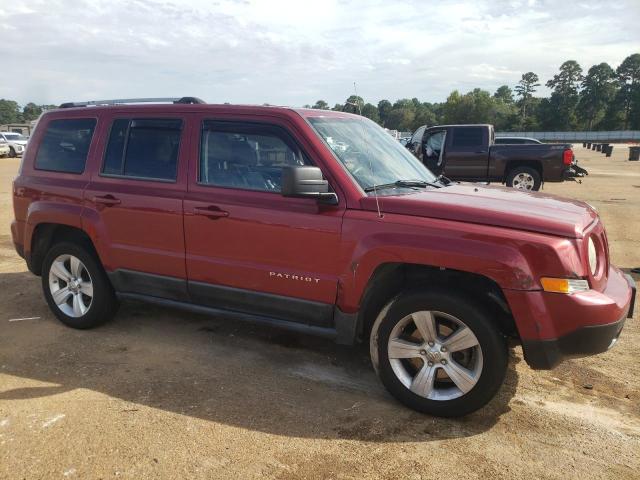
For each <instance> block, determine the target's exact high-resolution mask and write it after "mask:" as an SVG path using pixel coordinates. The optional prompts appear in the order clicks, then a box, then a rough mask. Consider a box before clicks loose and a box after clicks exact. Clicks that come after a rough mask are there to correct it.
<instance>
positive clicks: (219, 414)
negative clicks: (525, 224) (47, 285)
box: [0, 145, 640, 480]
mask: <svg viewBox="0 0 640 480" xmlns="http://www.w3.org/2000/svg"><path fill="white" fill-rule="evenodd" d="M627 151H628V150H627V149H626V148H624V149H622V148H618V147H616V148H615V149H614V154H613V157H612V158H609V159H607V158H605V157H604V156H602V155H601V154H599V153H596V152H591V151H587V150H586V149H583V148H582V146H581V145H576V155H577V157H578V159H579V160H580V163H581V164H582V165H583V166H585V167H586V168H587V169H588V170H589V171H590V172H591V175H589V177H588V178H587V179H586V180H585V181H584V183H583V184H582V185H578V184H575V183H565V184H555V185H554V184H548V185H545V187H544V191H546V192H551V193H557V194H561V195H565V196H570V197H575V198H579V199H582V200H586V201H588V202H589V203H590V204H592V205H593V206H595V207H596V208H597V209H598V211H599V212H600V214H601V216H602V217H603V219H604V222H605V225H606V226H607V230H608V235H609V240H610V243H611V257H612V260H613V262H614V263H615V264H617V265H619V266H620V267H623V268H625V269H626V270H627V271H628V269H630V268H632V267H640V240H639V239H638V235H639V234H640V162H627V161H626V155H627ZM17 169H18V160H16V159H0V226H1V227H0V478H7V479H14V478H15V479H22V478H28V479H32V478H47V479H48V478H91V479H93V478H103V479H108V478H115V477H117V478H131V479H143V478H154V479H155V478H160V479H177V478H189V479H199V478H208V479H211V478H234V479H243V480H244V479H253V478H274V479H298V478H311V479H330V478H331V479H361V478H384V479H400V478H403V479H404V478H408V479H433V478H447V479H453V478H465V479H474V478H518V479H522V478H536V479H538V478H543V479H566V478H589V479H597V478H616V479H621V478H640V406H639V404H640V362H639V360H638V357H639V355H640V347H639V344H640V325H639V322H638V318H639V314H638V313H636V315H635V318H634V319H633V320H629V321H628V322H627V325H626V327H625V330H624V331H623V334H622V336H621V339H620V341H619V342H618V344H617V345H616V347H615V348H614V349H613V350H611V351H609V352H607V353H605V354H602V355H599V356H597V357H590V358H585V359H579V360H572V361H568V362H566V363H564V364H562V365H561V366H560V367H558V368H557V369H555V370H553V371H549V372H534V371H532V370H530V369H529V368H528V367H527V365H526V364H525V362H524V361H523V360H522V352H521V350H520V349H519V348H516V349H515V350H514V351H513V352H512V358H511V362H510V368H509V372H508V374H507V379H506V382H505V385H504V386H503V388H502V390H501V391H500V392H499V394H498V396H497V397H496V398H495V399H494V400H493V401H492V402H491V403H490V404H489V405H488V406H487V407H485V408H484V409H482V410H481V411H479V412H477V413H475V414H473V415H470V416H468V417H466V418H464V419H460V420H443V419H438V418H432V417H429V416H425V415H421V414H418V413H415V412H412V411H410V410H408V409H406V408H404V407H402V406H401V405H399V404H398V403H397V402H395V401H394V400H393V399H392V398H391V397H390V396H389V395H388V394H387V393H386V392H385V390H384V389H383V387H382V385H381V384H380V383H379V382H378V381H377V379H376V377H375V375H374V373H373V370H372V368H371V367H370V364H369V360H368V357H367V354H366V351H365V349H348V348H345V347H339V346H336V345H334V344H332V343H330V342H326V341H323V340H319V339H315V338H308V337H304V336H297V335H292V334H288V333H287V334H285V333H282V332H276V331H269V330H267V329H263V328H258V327H247V326H246V325H233V324H230V323H225V322H223V321H218V320H216V319H215V318H209V317H205V316H199V315H194V314H187V313H183V312H180V311H172V310H166V309H160V308H156V307H150V306H147V305H143V304H135V303H126V304H123V306H122V308H121V310H120V312H119V314H118V316H117V317H116V319H115V321H113V322H111V323H109V324H108V325H105V326H104V327H101V328H99V329H96V330H92V331H75V330H72V329H69V328H66V327H64V326H63V325H62V324H60V323H59V322H58V321H57V320H55V318H54V316H53V315H52V314H51V313H49V310H48V309H47V306H46V304H45V301H44V298H43V296H42V294H41V289H40V279H39V278H37V277H35V276H33V275H31V274H30V273H28V272H27V270H26V267H25V264H24V262H23V261H22V260H21V259H20V258H19V257H18V256H17V255H16V254H15V252H14V250H13V246H12V242H11V236H10V232H9V222H10V220H11V218H12V215H13V213H12V208H11V180H12V178H13V176H14V175H15V174H16V172H17ZM635 278H636V280H640V278H639V277H638V276H637V275H636V276H635ZM636 310H637V311H638V310H640V307H638V308H637V309H636ZM25 317H37V318H36V319H32V320H21V321H12V320H15V319H21V318H25Z"/></svg>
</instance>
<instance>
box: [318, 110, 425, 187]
mask: <svg viewBox="0 0 640 480" xmlns="http://www.w3.org/2000/svg"><path fill="white" fill-rule="evenodd" d="M308 120H309V123H310V124H311V126H312V127H313V128H314V129H315V131H316V132H317V133H318V135H320V137H321V138H322V139H323V140H324V141H325V142H326V143H327V145H329V147H330V148H331V149H332V150H333V153H335V155H336V157H338V159H339V160H340V162H342V164H343V165H344V166H345V167H346V168H347V170H348V171H349V172H350V173H351V175H352V176H353V178H354V179H355V180H356V182H358V184H359V185H360V186H361V187H362V189H363V190H367V189H369V188H371V187H373V186H374V185H384V184H391V183H395V182H398V181H399V180H417V181H423V182H433V181H435V179H436V177H435V175H433V174H432V173H431V172H430V171H429V170H427V168H426V167H425V166H424V165H423V164H422V163H421V162H420V161H419V160H418V159H417V158H415V157H414V156H413V155H411V153H409V151H408V150H407V149H406V148H404V147H403V146H402V145H400V142H398V141H397V140H394V139H393V138H392V137H391V135H389V134H388V133H387V132H385V131H384V129H383V128H382V127H380V126H378V125H377V124H375V123H374V122H372V121H371V120H368V119H366V118H364V117H361V118H344V117H342V118H337V117H309V118H308ZM399 188H405V189H411V187H399Z"/></svg>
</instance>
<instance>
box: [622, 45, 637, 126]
mask: <svg viewBox="0 0 640 480" xmlns="http://www.w3.org/2000/svg"><path fill="white" fill-rule="evenodd" d="M616 74H617V76H618V82H619V84H620V91H619V97H618V102H617V103H618V104H619V105H620V107H621V109H622V115H623V118H624V126H623V128H624V129H625V130H626V129H628V128H633V129H635V128H640V53H634V54H633V55H629V56H628V57H627V58H625V59H624V61H623V62H622V63H621V64H620V66H618V68H617V69H616Z"/></svg>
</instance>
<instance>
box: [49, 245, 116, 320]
mask: <svg viewBox="0 0 640 480" xmlns="http://www.w3.org/2000/svg"><path fill="white" fill-rule="evenodd" d="M61 255H72V256H74V257H76V258H78V259H79V260H80V261H81V262H82V264H83V265H84V267H85V269H86V272H87V273H88V275H89V276H90V279H91V283H92V285H93V297H92V299H91V302H90V305H89V307H88V309H87V311H86V313H84V314H83V315H81V316H77V317H74V316H70V315H67V314H65V313H64V312H63V311H62V310H61V308H60V307H58V305H56V303H55V301H54V300H53V295H52V292H51V287H50V282H49V274H50V271H51V265H52V264H53V262H54V261H55V260H56V259H57V258H58V257H60V256H61ZM42 290H43V291H44V296H45V298H46V300H47V303H48V304H49V308H50V309H51V311H52V312H53V313H54V315H55V316H56V317H58V319H59V320H60V321H61V322H62V323H64V324H65V325H67V326H69V327H72V328H78V329H88V328H93V327H97V326H99V325H102V324H103V323H105V322H106V321H108V320H110V319H111V318H112V317H113V316H114V315H115V313H116V311H117V310H118V305H119V304H118V299H117V297H116V295H115V292H114V291H113V287H112V286H111V282H109V279H108V278H107V275H106V273H105V271H104V269H103V268H102V265H101V264H100V261H99V260H98V259H97V258H96V256H95V254H94V253H93V252H91V250H90V249H89V248H87V247H86V246H84V245H82V244H76V243H70V242H61V243H57V244H55V245H54V246H53V247H51V249H50V250H49V251H48V252H47V255H46V256H45V258H44V263H43V265H42Z"/></svg>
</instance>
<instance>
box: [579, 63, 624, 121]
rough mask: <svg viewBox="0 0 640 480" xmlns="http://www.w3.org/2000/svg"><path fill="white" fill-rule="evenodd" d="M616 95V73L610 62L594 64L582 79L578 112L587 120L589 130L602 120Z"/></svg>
mask: <svg viewBox="0 0 640 480" xmlns="http://www.w3.org/2000/svg"><path fill="white" fill-rule="evenodd" d="M615 95H616V83H615V73H614V71H613V69H612V68H611V67H610V66H609V64H608V63H604V62H603V63H600V64H599V65H593V66H592V67H591V68H590V69H589V71H588V72H587V75H586V76H585V77H584V79H583V80H582V91H581V92H580V100H579V102H578V113H580V116H581V117H583V118H584V119H585V121H586V128H587V130H591V129H592V128H593V125H594V124H595V123H596V122H597V121H599V120H601V119H602V118H603V117H604V115H605V112H606V108H607V105H609V104H610V103H611V101H612V100H613V99H614V97H615Z"/></svg>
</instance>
